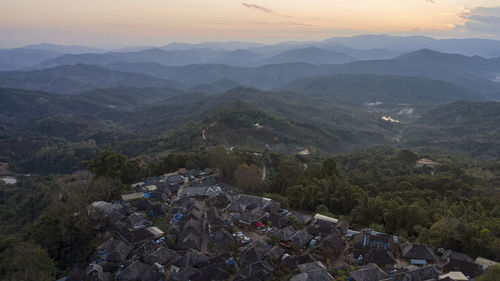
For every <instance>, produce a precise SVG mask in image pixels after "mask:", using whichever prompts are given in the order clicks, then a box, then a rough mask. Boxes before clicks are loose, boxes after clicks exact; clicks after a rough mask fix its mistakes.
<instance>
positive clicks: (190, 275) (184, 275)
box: [141, 266, 201, 281]
mask: <svg viewBox="0 0 500 281" xmlns="http://www.w3.org/2000/svg"><path fill="white" fill-rule="evenodd" d="M200 275H201V272H200V270H199V269H196V268H194V267H192V266H188V267H185V268H182V269H180V270H179V271H178V272H175V273H172V274H171V275H170V276H169V278H168V280H171V281H185V280H194V279H196V278H198V277H199V276H200ZM141 280H148V279H141Z"/></svg>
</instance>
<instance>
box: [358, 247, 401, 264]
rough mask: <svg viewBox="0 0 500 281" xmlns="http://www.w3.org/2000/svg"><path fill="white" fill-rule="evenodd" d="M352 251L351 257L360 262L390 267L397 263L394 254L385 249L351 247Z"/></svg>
mask: <svg viewBox="0 0 500 281" xmlns="http://www.w3.org/2000/svg"><path fill="white" fill-rule="evenodd" d="M352 253H353V258H354V259H356V261H358V262H360V263H362V264H367V263H374V264H377V265H379V266H388V267H389V266H390V267H392V266H393V265H395V264H396V263H397V261H396V258H395V257H394V255H393V254H392V253H391V252H390V251H388V250H386V249H376V248H370V249H353V250H352Z"/></svg>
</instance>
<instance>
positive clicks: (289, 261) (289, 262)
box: [281, 254, 316, 273]
mask: <svg viewBox="0 0 500 281" xmlns="http://www.w3.org/2000/svg"><path fill="white" fill-rule="evenodd" d="M315 261H316V260H315V259H314V258H313V257H312V256H311V255H310V254H304V255H300V256H289V257H286V258H285V257H283V258H282V260H281V263H282V264H283V265H284V266H285V268H286V269H287V270H288V271H289V272H297V273H298V272H299V268H298V265H300V264H305V263H310V262H315Z"/></svg>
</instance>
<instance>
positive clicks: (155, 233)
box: [147, 226, 165, 239]
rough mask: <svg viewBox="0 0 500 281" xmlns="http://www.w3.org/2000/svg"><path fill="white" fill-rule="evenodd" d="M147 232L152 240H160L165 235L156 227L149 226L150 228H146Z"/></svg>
mask: <svg viewBox="0 0 500 281" xmlns="http://www.w3.org/2000/svg"><path fill="white" fill-rule="evenodd" d="M147 230H148V231H149V232H150V233H151V234H153V238H155V239H157V238H160V237H162V236H163V235H165V232H163V231H162V230H161V229H159V228H158V227H156V226H151V227H148V228H147Z"/></svg>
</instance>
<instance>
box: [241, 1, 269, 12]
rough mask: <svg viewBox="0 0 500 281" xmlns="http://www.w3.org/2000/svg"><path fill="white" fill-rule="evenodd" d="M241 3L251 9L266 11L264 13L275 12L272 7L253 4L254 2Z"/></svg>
mask: <svg viewBox="0 0 500 281" xmlns="http://www.w3.org/2000/svg"><path fill="white" fill-rule="evenodd" d="M241 5H243V6H245V7H247V8H249V9H254V10H258V11H261V12H264V13H274V11H273V10H271V9H268V8H266V7H263V6H259V5H256V4H252V3H241Z"/></svg>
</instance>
